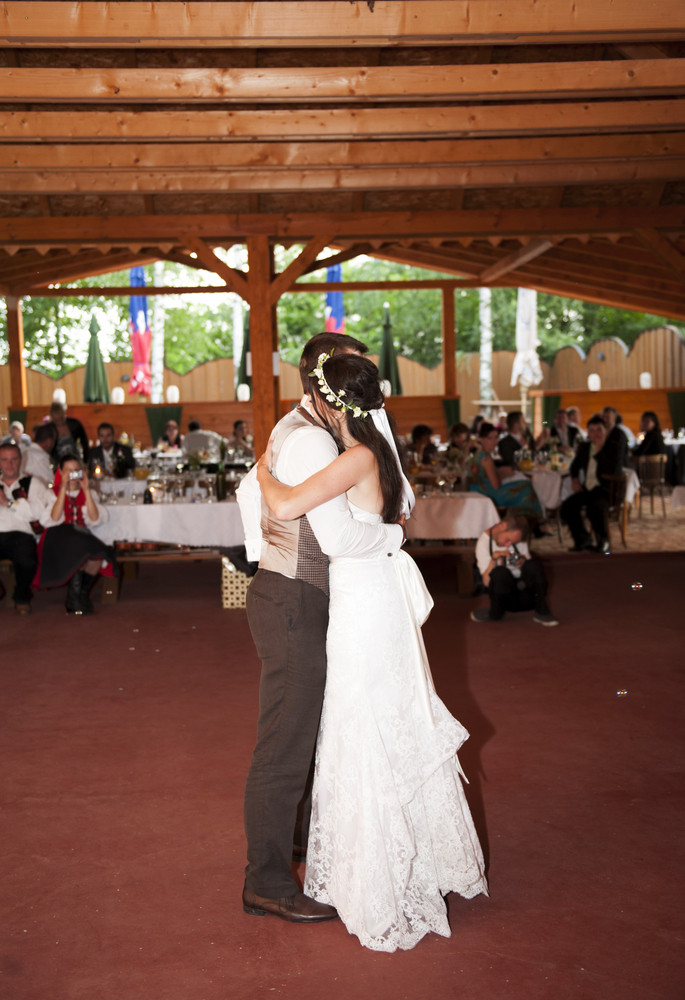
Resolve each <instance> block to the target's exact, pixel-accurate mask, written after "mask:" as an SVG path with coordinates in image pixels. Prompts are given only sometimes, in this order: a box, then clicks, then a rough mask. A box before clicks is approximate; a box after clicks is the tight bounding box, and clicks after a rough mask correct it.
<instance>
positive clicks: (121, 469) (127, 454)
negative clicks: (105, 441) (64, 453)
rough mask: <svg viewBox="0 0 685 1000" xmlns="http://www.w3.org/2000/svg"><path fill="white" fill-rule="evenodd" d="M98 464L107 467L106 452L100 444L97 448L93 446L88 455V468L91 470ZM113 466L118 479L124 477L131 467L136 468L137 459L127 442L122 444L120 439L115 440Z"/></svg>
mask: <svg viewBox="0 0 685 1000" xmlns="http://www.w3.org/2000/svg"><path fill="white" fill-rule="evenodd" d="M96 465H99V466H100V468H102V469H104V468H105V454H104V451H103V448H102V445H100V444H99V445H97V447H95V448H91V450H90V455H89V457H88V468H89V469H90V471H91V472H92V471H93V469H94V468H95V466H96ZM112 467H113V472H114V475H115V477H116V478H117V479H123V478H124V477H125V475H126V473H127V472H128V470H129V469H135V467H136V460H135V458H134V457H133V452H132V451H131V449H130V448H129V446H128V445H127V444H120V443H119V442H118V441H115V442H114V444H113V446H112Z"/></svg>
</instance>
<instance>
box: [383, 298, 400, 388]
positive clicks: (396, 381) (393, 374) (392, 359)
mask: <svg viewBox="0 0 685 1000" xmlns="http://www.w3.org/2000/svg"><path fill="white" fill-rule="evenodd" d="M378 371H379V372H380V376H381V378H382V379H387V381H388V382H389V383H390V388H391V391H392V395H393V396H401V395H402V381H401V379H400V372H399V368H398V367H397V355H396V354H395V345H394V343H393V340H392V323H391V322H390V307H389V306H388V305H386V306H385V309H384V312H383V337H382V339H381V351H380V355H379V357H378Z"/></svg>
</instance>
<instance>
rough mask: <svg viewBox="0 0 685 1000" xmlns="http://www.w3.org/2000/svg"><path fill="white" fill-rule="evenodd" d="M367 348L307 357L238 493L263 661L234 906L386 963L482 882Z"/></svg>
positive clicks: (332, 339) (343, 347) (345, 344)
mask: <svg viewBox="0 0 685 1000" xmlns="http://www.w3.org/2000/svg"><path fill="white" fill-rule="evenodd" d="M366 350H367V349H366V347H365V345H363V344H361V343H360V342H359V341H357V340H354V339H353V338H352V337H348V336H345V335H343V334H317V335H316V336H315V337H313V338H312V339H311V340H310V341H309V342H308V343H307V344H306V345H305V348H304V352H303V354H302V358H301V360H300V375H301V377H302V384H303V388H304V392H305V395H304V396H303V398H302V400H301V402H300V404H299V406H298V407H297V408H296V409H294V410H293V411H291V412H290V413H289V414H288V415H287V416H286V417H284V418H283V419H282V420H281V421H280V422H279V423H278V424H277V426H276V428H275V429H274V431H273V433H272V436H271V441H270V445H269V450H268V453H267V455H266V456H263V457H262V459H260V461H259V463H258V465H257V466H256V467H255V469H254V470H253V472H252V473H251V474H250V475H249V476H248V477H246V478H245V479H244V480H243V483H242V484H241V487H240V489H239V491H238V501H239V504H240V509H241V514H242V517H243V523H244V526H245V534H246V546H247V548H248V558H251V559H253V558H257V557H258V556H257V552H259V570H258V572H257V574H256V575H255V577H254V578H253V580H252V583H251V584H250V588H249V590H248V596H247V614H248V621H249V624H250V630H251V632H252V636H253V639H254V642H255V646H256V648H257V653H258V655H259V658H260V660H261V663H262V672H261V681H260V693H259V723H258V731H257V744H256V747H255V750H254V754H253V757H252V763H251V765H250V770H249V773H248V777H247V783H246V789H245V829H246V834H247V857H248V864H247V868H246V870H245V887H244V890H243V908H244V910H245V912H246V913H251V914H255V915H264V914H266V913H272V914H275V915H276V916H279V917H281V918H283V919H285V920H290V921H297V922H302V923H305V922H306V923H313V922H318V921H322V920H330V919H333V918H334V917H336V916H340V917H341V919H342V920H343V922H344V924H345V926H346V927H347V929H348V931H349V932H350V933H352V934H356V935H357V936H358V938H359V940H360V941H361V943H362V944H363V945H365V946H366V947H368V948H372V949H375V950H378V951H395V950H396V949H397V948H403V949H407V948H412V947H413V946H414V945H415V944H417V942H418V941H419V940H420V939H421V938H422V937H423V936H424V935H425V934H427V933H428V932H430V931H434V932H436V933H438V934H441V935H443V936H445V937H447V936H449V934H450V929H449V924H448V921H447V912H446V906H445V902H444V899H443V897H444V895H445V894H446V893H448V892H458V893H460V894H461V895H462V896H465V897H467V898H471V897H473V896H475V895H477V894H478V893H487V883H486V880H485V875H484V870H483V856H482V852H481V849H480V844H479V843H478V838H477V835H476V832H475V829H474V826H473V822H472V819H471V814H470V812H469V809H468V805H467V803H466V800H465V797H464V793H463V788H462V784H461V777H460V775H461V769H460V767H459V763H458V760H457V756H456V754H457V750H458V749H459V747H460V745H461V744H462V742H463V741H464V740H465V739H466V738H467V737H468V733H467V732H466V730H465V729H464V728H463V726H462V725H461V724H460V723H459V722H458V721H457V720H456V719H454V718H453V717H452V716H451V715H450V713H449V712H448V710H447V708H446V707H445V706H444V705H443V703H442V702H441V701H440V699H439V698H438V697H437V695H436V693H435V689H434V687H433V682H432V678H431V674H430V669H429V666H428V662H427V659H426V654H425V649H424V645H423V641H422V638H421V624H422V622H423V621H425V619H426V617H427V616H428V614H429V612H430V609H431V607H432V603H433V602H432V600H431V598H430V595H429V594H428V591H427V590H426V587H425V584H424V582H423V579H422V577H421V574H420V573H419V570H418V568H417V567H416V565H415V564H414V562H413V560H412V559H411V558H410V557H409V556H408V555H407V554H406V553H405V552H404V551H402V549H401V545H402V542H403V538H404V529H403V526H402V523H403V521H404V517H406V516H409V514H410V512H411V506H412V504H413V494H412V491H411V488H410V486H409V484H408V483H407V481H406V479H405V477H404V475H403V473H402V470H401V466H400V461H399V458H398V453H397V444H396V441H395V438H394V435H393V433H392V431H391V429H390V425H389V423H388V418H387V415H386V412H385V410H384V408H383V394H382V391H381V388H380V382H379V375H378V370H377V368H376V366H375V365H374V364H372V362H371V361H369V360H368V359H367V358H364V357H363V355H364V353H366ZM272 471H273V473H274V475H271V472H272ZM255 546H256V547H257V548H256V551H255ZM250 550H252V551H250ZM314 755H315V766H314V771H313V782H312V781H311V770H312V759H313V757H314ZM293 844H295V845H297V846H300V845H301V847H302V848H303V849H305V850H306V872H305V880H304V892H301V891H300V889H299V886H298V884H297V882H296V881H295V879H294V878H293V875H292V872H291V861H292V858H293Z"/></svg>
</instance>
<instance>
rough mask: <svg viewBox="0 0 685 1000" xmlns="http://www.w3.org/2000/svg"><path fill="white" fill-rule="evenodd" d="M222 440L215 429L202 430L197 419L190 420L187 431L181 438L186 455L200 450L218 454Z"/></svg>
mask: <svg viewBox="0 0 685 1000" xmlns="http://www.w3.org/2000/svg"><path fill="white" fill-rule="evenodd" d="M223 440H224V439H223V438H222V436H221V434H217V432H216V431H203V430H202V425H201V423H200V421H199V420H190V421H189V422H188V433H187V434H186V435H185V437H184V438H183V451H184V452H185V454H186V455H194V454H196V453H197V452H200V451H207V452H211V453H212V454H216V455H218V454H219V450H220V448H221V445H222V443H223Z"/></svg>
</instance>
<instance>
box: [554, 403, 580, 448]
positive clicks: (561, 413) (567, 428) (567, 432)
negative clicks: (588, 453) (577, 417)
mask: <svg viewBox="0 0 685 1000" xmlns="http://www.w3.org/2000/svg"><path fill="white" fill-rule="evenodd" d="M577 438H578V428H577V427H576V426H574V424H571V423H569V419H568V413H567V412H566V410H557V412H556V413H555V414H554V425H553V427H552V430H551V431H550V434H549V443H550V444H551V443H552V441H555V442H556V444H557V446H558V447H559V449H560V450H561V451H572V450H573V447H574V445H575V442H576V439H577Z"/></svg>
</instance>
